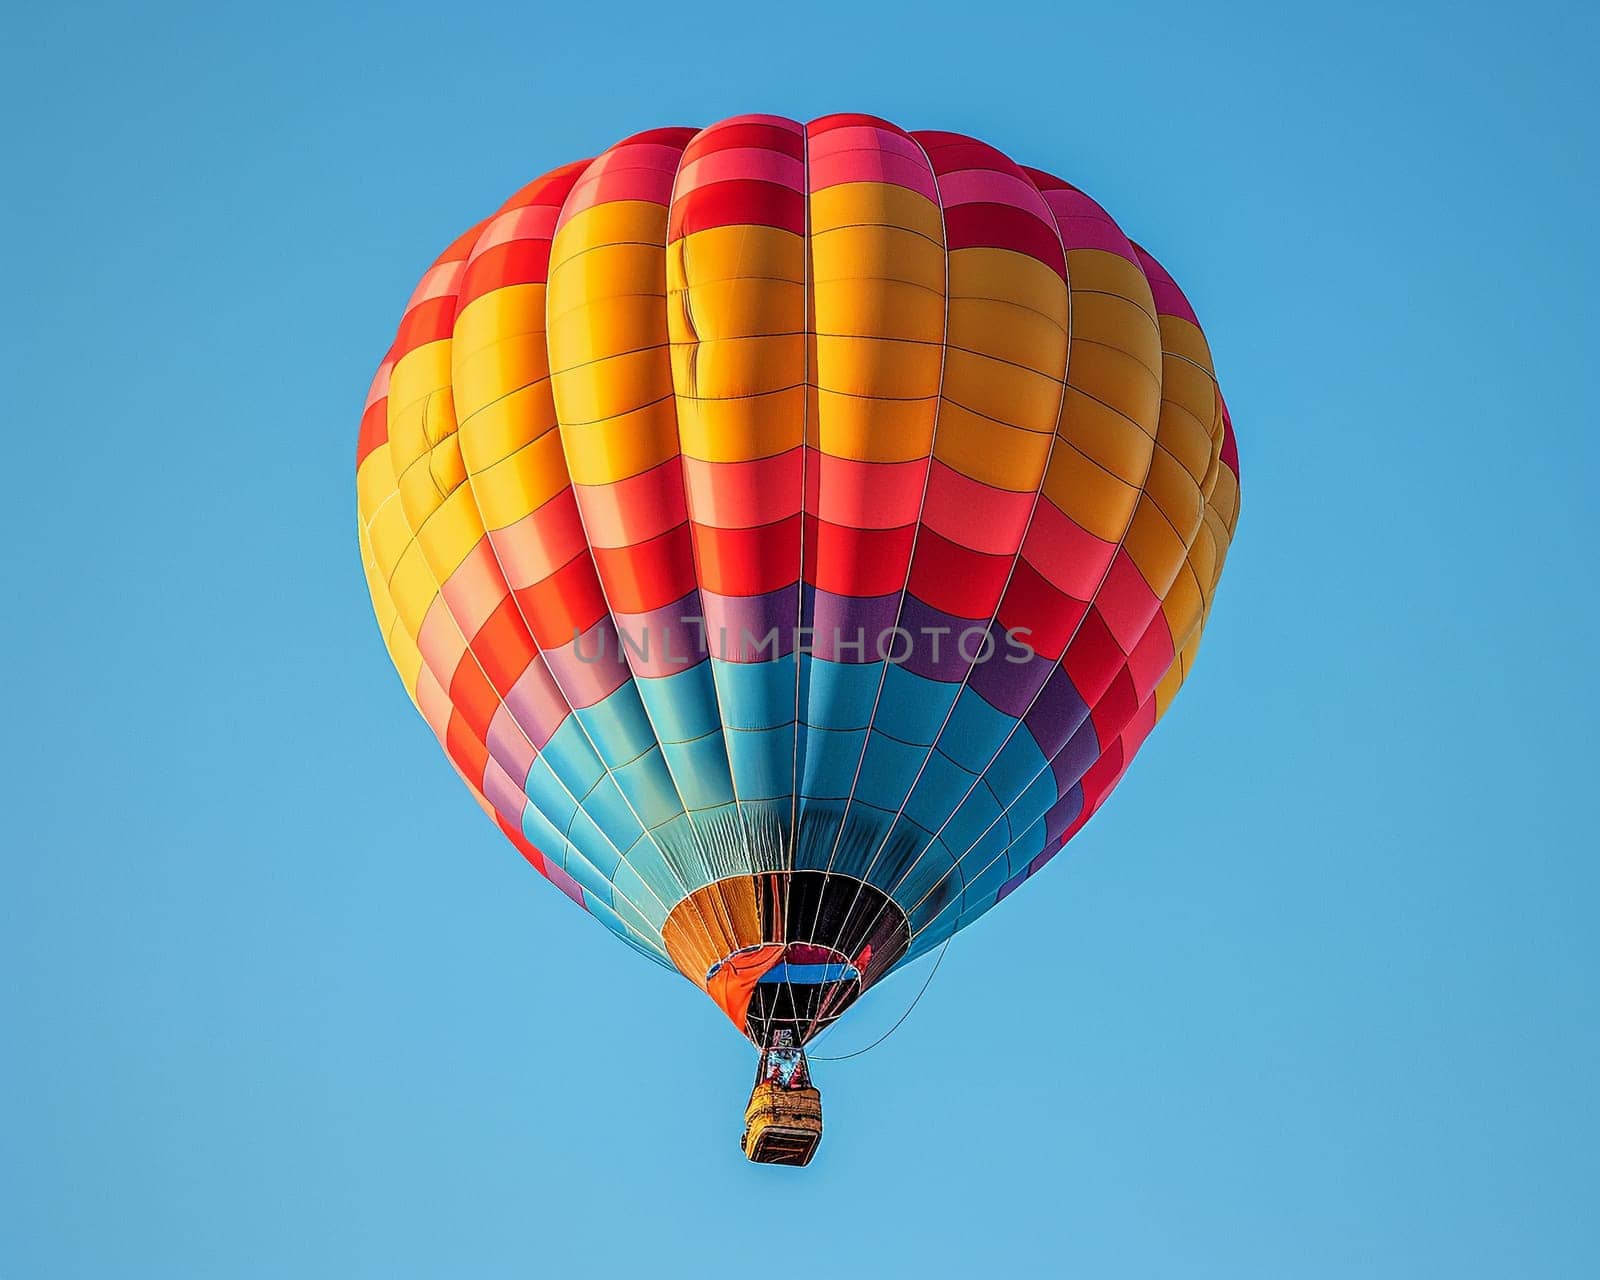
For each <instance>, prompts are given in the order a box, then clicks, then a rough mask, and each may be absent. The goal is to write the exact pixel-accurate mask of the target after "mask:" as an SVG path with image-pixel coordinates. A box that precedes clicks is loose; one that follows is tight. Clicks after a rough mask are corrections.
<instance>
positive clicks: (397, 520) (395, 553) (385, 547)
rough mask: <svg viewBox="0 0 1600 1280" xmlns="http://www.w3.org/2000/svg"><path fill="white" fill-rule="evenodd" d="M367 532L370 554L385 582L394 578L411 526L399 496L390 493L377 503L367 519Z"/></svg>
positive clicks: (408, 538) (407, 541) (409, 535)
mask: <svg viewBox="0 0 1600 1280" xmlns="http://www.w3.org/2000/svg"><path fill="white" fill-rule="evenodd" d="M367 534H368V536H369V537H371V539H372V554H373V556H374V557H375V558H376V559H377V562H378V568H379V569H381V570H382V571H383V578H384V581H385V582H392V581H393V580H394V573H395V569H396V567H397V566H398V565H399V563H400V557H401V556H403V555H404V554H405V553H406V548H407V547H409V546H410V545H411V526H410V524H408V523H407V522H406V511H405V508H404V507H403V506H401V505H400V496H399V495H398V494H394V495H391V496H390V497H389V498H387V499H385V500H384V501H383V502H381V503H379V504H378V507H377V509H376V510H375V511H374V512H373V513H372V515H371V517H370V518H369V519H368V521H367Z"/></svg>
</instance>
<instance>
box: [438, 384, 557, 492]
mask: <svg viewBox="0 0 1600 1280" xmlns="http://www.w3.org/2000/svg"><path fill="white" fill-rule="evenodd" d="M555 432H556V406H555V401H554V400H553V399H552V398H551V395H550V383H549V381H548V379H547V380H545V381H542V382H536V383H534V384H533V385H532V386H526V387H522V388H520V389H519V390H516V391H513V392H511V393H510V394H508V395H506V396H503V397H501V398H500V399H498V400H494V401H491V402H490V403H489V404H486V405H484V406H483V408H481V409H479V410H478V411H477V412H476V413H474V414H473V415H472V416H471V417H470V418H466V419H464V420H463V421H462V423H461V425H460V426H459V427H458V428H457V433H458V435H459V436H460V442H461V457H462V460H463V461H464V462H465V463H466V465H467V472H468V474H469V475H472V476H474V477H476V476H478V475H479V474H480V473H482V472H484V471H487V470H488V469H489V468H490V467H493V466H494V465H495V464H496V463H498V462H501V461H503V460H505V459H507V458H509V457H511V456H512V455H513V454H515V453H517V452H518V451H519V450H522V449H525V448H527V446H528V445H529V444H530V443H531V442H533V441H534V440H540V439H543V438H544V437H545V436H546V435H550V436H554V435H555ZM558 452H559V449H558ZM565 466H566V464H565V463H563V464H562V467H563V473H564V471H565Z"/></svg>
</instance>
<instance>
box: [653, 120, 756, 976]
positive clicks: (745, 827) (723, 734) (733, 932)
mask: <svg viewBox="0 0 1600 1280" xmlns="http://www.w3.org/2000/svg"><path fill="white" fill-rule="evenodd" d="M717 123H720V122H717ZM717 123H713V124H709V125H707V126H706V127H705V128H703V129H701V130H700V132H699V133H697V134H695V136H694V137H693V138H690V139H689V141H688V143H686V144H685V146H684V149H683V151H682V152H680V153H679V155H678V168H677V170H676V171H675V172H674V173H673V175H672V190H671V191H670V193H669V194H668V197H667V231H666V234H667V242H666V244H665V245H664V246H663V255H662V269H663V273H665V271H666V269H667V260H666V250H667V248H668V247H669V246H670V245H671V236H672V206H673V205H675V204H676V203H677V201H678V179H679V178H680V177H682V175H683V156H684V155H685V154H687V152H688V150H689V147H691V146H693V145H694V143H695V141H696V140H697V139H700V138H703V137H705V136H706V134H707V133H708V132H709V131H710V130H712V129H714V128H716V127H717ZM679 244H680V246H681V249H680V252H681V253H682V254H683V264H684V271H683V288H684V311H685V312H686V313H687V312H688V311H689V305H690V304H689V234H688V232H687V231H685V233H684V234H683V235H682V236H681V237H680V238H679ZM665 284H666V281H665V278H664V279H663V285H664V287H665ZM689 323H690V329H691V331H692V332H693V334H694V340H695V343H696V346H697V347H698V344H699V341H700V334H699V330H698V329H697V328H696V327H695V326H694V323H693V317H692V316H691V317H690V321H689ZM667 344H668V352H669V357H668V358H669V360H670V352H671V348H672V332H671V329H670V328H669V329H668V331H667ZM672 383H673V394H674V404H673V411H672V413H673V421H674V423H676V424H678V483H679V486H680V488H681V491H682V493H683V512H684V519H685V520H686V521H687V522H688V525H689V561H690V563H691V564H692V565H693V566H694V584H695V594H696V596H698V597H699V598H700V622H701V626H700V633H701V636H702V639H703V641H704V643H705V646H706V659H705V661H706V674H707V676H708V677H709V679H710V680H711V698H712V701H713V702H714V703H715V704H716V708H717V734H718V736H719V737H720V738H721V740H722V754H723V758H724V759H725V760H726V761H727V763H728V785H729V787H730V788H731V789H732V791H733V812H734V815H735V817H736V818H737V819H738V823H739V828H740V831H741V833H742V837H743V843H744V850H743V852H744V856H745V861H746V863H747V864H749V874H750V875H751V876H752V877H753V876H754V873H755V866H754V855H753V849H752V842H751V839H750V824H749V820H748V818H747V816H746V814H745V811H744V805H743V803H742V802H741V801H740V799H739V778H738V775H737V774H736V773H735V771H734V768H733V755H732V753H731V752H730V751H729V750H728V722H727V713H726V712H725V711H724V709H723V705H722V690H721V688H719V687H718V685H717V667H716V659H715V658H714V657H713V656H712V653H711V638H710V633H709V632H708V630H707V628H706V626H705V621H706V608H705V598H704V596H703V595H701V592H702V591H703V589H704V582H703V578H702V575H701V571H700V547H699V540H698V539H697V538H696V537H695V524H696V521H695V518H694V509H693V503H692V501H691V499H690V495H689V477H688V473H687V471H686V469H685V467H684V462H683V460H684V452H683V428H682V424H681V423H680V422H679V420H678V411H677V404H676V396H677V373H676V370H674V371H673V375H672ZM691 390H693V392H694V394H693V395H692V396H691V397H690V398H691V399H693V400H695V401H697V402H698V401H699V400H700V395H699V389H698V387H695V388H691ZM687 811H688V810H687V807H685V812H687ZM690 821H691V823H692V822H693V819H692V818H691V819H690ZM697 834H698V830H697ZM730 862H731V859H730ZM706 869H707V870H708V871H709V872H710V874H711V879H710V881H709V882H708V885H707V887H708V888H713V887H714V888H715V891H716V899H717V902H718V903H719V904H721V905H722V906H723V907H724V908H726V907H727V900H726V899H725V898H724V897H723V894H722V881H723V880H726V879H728V878H729V877H727V876H724V875H720V874H718V871H717V868H716V867H714V866H712V865H711V863H710V862H709V861H708V862H707V864H706ZM752 883H753V880H752ZM727 923H728V941H729V942H730V943H732V944H733V947H734V950H737V949H738V947H739V931H738V928H737V926H736V925H735V923H734V920H733V915H732V912H731V910H730V911H729V913H728V916H727ZM726 955H727V953H726V952H724V953H723V955H722V956H719V957H717V958H718V959H722V958H725V956H726Z"/></svg>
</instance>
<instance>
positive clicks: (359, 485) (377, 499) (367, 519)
mask: <svg viewBox="0 0 1600 1280" xmlns="http://www.w3.org/2000/svg"><path fill="white" fill-rule="evenodd" d="M396 492H397V490H396V489H395V481H394V466H393V465H392V464H391V463H390V461H389V442H388V441H387V440H385V441H384V442H383V443H382V444H380V445H378V446H377V447H376V448H375V449H373V450H372V452H371V453H369V454H367V456H366V457H365V458H363V459H362V460H361V466H360V467H359V468H358V469H357V471H356V511H357V512H358V513H359V515H360V517H361V524H362V527H363V528H364V527H366V526H367V525H369V524H371V523H372V517H373V516H374V515H376V514H377V511H378V508H379V507H380V506H382V505H383V503H384V501H385V500H386V499H388V498H392V497H394V496H395V494H396Z"/></svg>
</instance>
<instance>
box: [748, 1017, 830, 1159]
mask: <svg viewBox="0 0 1600 1280" xmlns="http://www.w3.org/2000/svg"><path fill="white" fill-rule="evenodd" d="M787 1040H788V1033H787V1032H785V1033H783V1035H782V1037H780V1043H777V1044H774V1045H773V1046H772V1047H771V1048H768V1049H767V1050H765V1051H764V1052H763V1053H762V1055H761V1061H760V1063H759V1065H758V1066H757V1068H756V1083H755V1087H754V1088H753V1089H752V1090H751V1091H750V1101H749V1102H748V1103H747V1104H746V1106H745V1109H744V1133H743V1135H742V1136H741V1137H740V1139H739V1149H740V1150H741V1151H743V1152H744V1153H745V1155H746V1156H748V1157H749V1158H750V1159H751V1160H752V1161H753V1162H755V1163H756V1164H786V1165H794V1166H800V1167H803V1166H805V1165H808V1164H810V1163H811V1157H812V1156H814V1155H816V1154H817V1148H818V1147H819V1146H821V1145H822V1093H821V1092H820V1091H819V1090H818V1089H816V1088H815V1087H813V1085H812V1083H811V1073H810V1069H809V1068H808V1066H807V1064H806V1055H805V1052H804V1050H802V1049H799V1048H796V1047H792V1046H791V1045H790V1044H788V1043H787Z"/></svg>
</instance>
